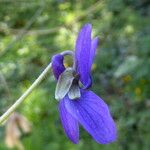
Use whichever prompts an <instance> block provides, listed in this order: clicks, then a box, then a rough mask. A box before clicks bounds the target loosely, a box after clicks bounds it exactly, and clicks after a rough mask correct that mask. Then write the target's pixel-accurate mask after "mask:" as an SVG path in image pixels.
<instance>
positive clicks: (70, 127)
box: [59, 100, 79, 144]
mask: <svg viewBox="0 0 150 150" xmlns="http://www.w3.org/2000/svg"><path fill="white" fill-rule="evenodd" d="M59 113H60V119H61V123H62V126H63V128H64V131H65V133H66V135H67V137H68V138H69V139H70V140H71V141H72V142H73V143H74V144H77V143H78V141H79V124H78V121H77V120H76V119H75V118H74V117H73V116H72V115H71V114H70V113H69V112H68V111H67V110H66V108H65V104H64V100H61V101H60V103H59Z"/></svg>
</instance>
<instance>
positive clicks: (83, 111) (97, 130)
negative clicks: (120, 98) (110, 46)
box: [65, 90, 117, 144]
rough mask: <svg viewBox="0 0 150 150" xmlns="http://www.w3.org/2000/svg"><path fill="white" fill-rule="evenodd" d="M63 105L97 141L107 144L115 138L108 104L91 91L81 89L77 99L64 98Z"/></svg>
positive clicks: (115, 132)
mask: <svg viewBox="0 0 150 150" xmlns="http://www.w3.org/2000/svg"><path fill="white" fill-rule="evenodd" d="M65 106H66V109H67V110H68V111H69V112H70V114H71V115H72V116H74V117H75V118H76V119H77V120H78V121H79V123H80V124H82V126H83V127H84V129H86V130H87V131H88V132H89V133H90V134H91V135H92V137H93V138H94V139H95V140H96V141H97V142H98V143H101V144H108V143H111V142H113V141H115V140H116V137H117V131H116V126H115V123H114V121H113V119H112V117H111V114H110V112H109V109H108V106H107V104H106V103H104V101H103V100H102V99H101V98H100V97H98V96H97V95H96V94H94V93H93V92H92V91H88V90H81V98H80V99H78V100H74V101H71V100H69V99H67V98H66V99H65Z"/></svg>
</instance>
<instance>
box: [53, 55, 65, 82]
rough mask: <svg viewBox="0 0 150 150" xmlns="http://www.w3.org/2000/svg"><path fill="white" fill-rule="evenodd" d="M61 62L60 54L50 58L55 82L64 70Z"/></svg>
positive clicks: (62, 59) (62, 58)
mask: <svg viewBox="0 0 150 150" xmlns="http://www.w3.org/2000/svg"><path fill="white" fill-rule="evenodd" d="M63 61H64V57H63V56H62V55H61V54H56V55H54V56H53V57H52V71H53V74H54V76H55V78H56V79H57V80H58V78H59V75H60V74H61V73H62V72H63V71H64V70H65V66H64V64H63Z"/></svg>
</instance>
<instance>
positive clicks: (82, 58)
mask: <svg viewBox="0 0 150 150" xmlns="http://www.w3.org/2000/svg"><path fill="white" fill-rule="evenodd" d="M91 30H92V26H91V25H90V24H86V25H84V26H83V27H82V29H81V31H80V32H79V34H78V37H77V40H76V46H75V61H76V70H77V73H78V74H79V75H80V81H81V82H82V84H83V85H84V86H85V87H88V86H89V85H90V84H91V78H90V68H89V66H90V65H89V64H90V59H91V58H90V57H91V56H90V50H91Z"/></svg>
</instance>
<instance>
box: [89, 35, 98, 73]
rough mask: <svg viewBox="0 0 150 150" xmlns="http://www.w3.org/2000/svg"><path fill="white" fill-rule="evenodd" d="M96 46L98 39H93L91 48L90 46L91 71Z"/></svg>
mask: <svg viewBox="0 0 150 150" xmlns="http://www.w3.org/2000/svg"><path fill="white" fill-rule="evenodd" d="M97 46H98V37H96V38H94V39H93V40H92V46H91V50H90V55H91V56H90V63H89V69H90V70H91V67H92V64H93V61H94V58H95V53H96V48H97Z"/></svg>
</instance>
